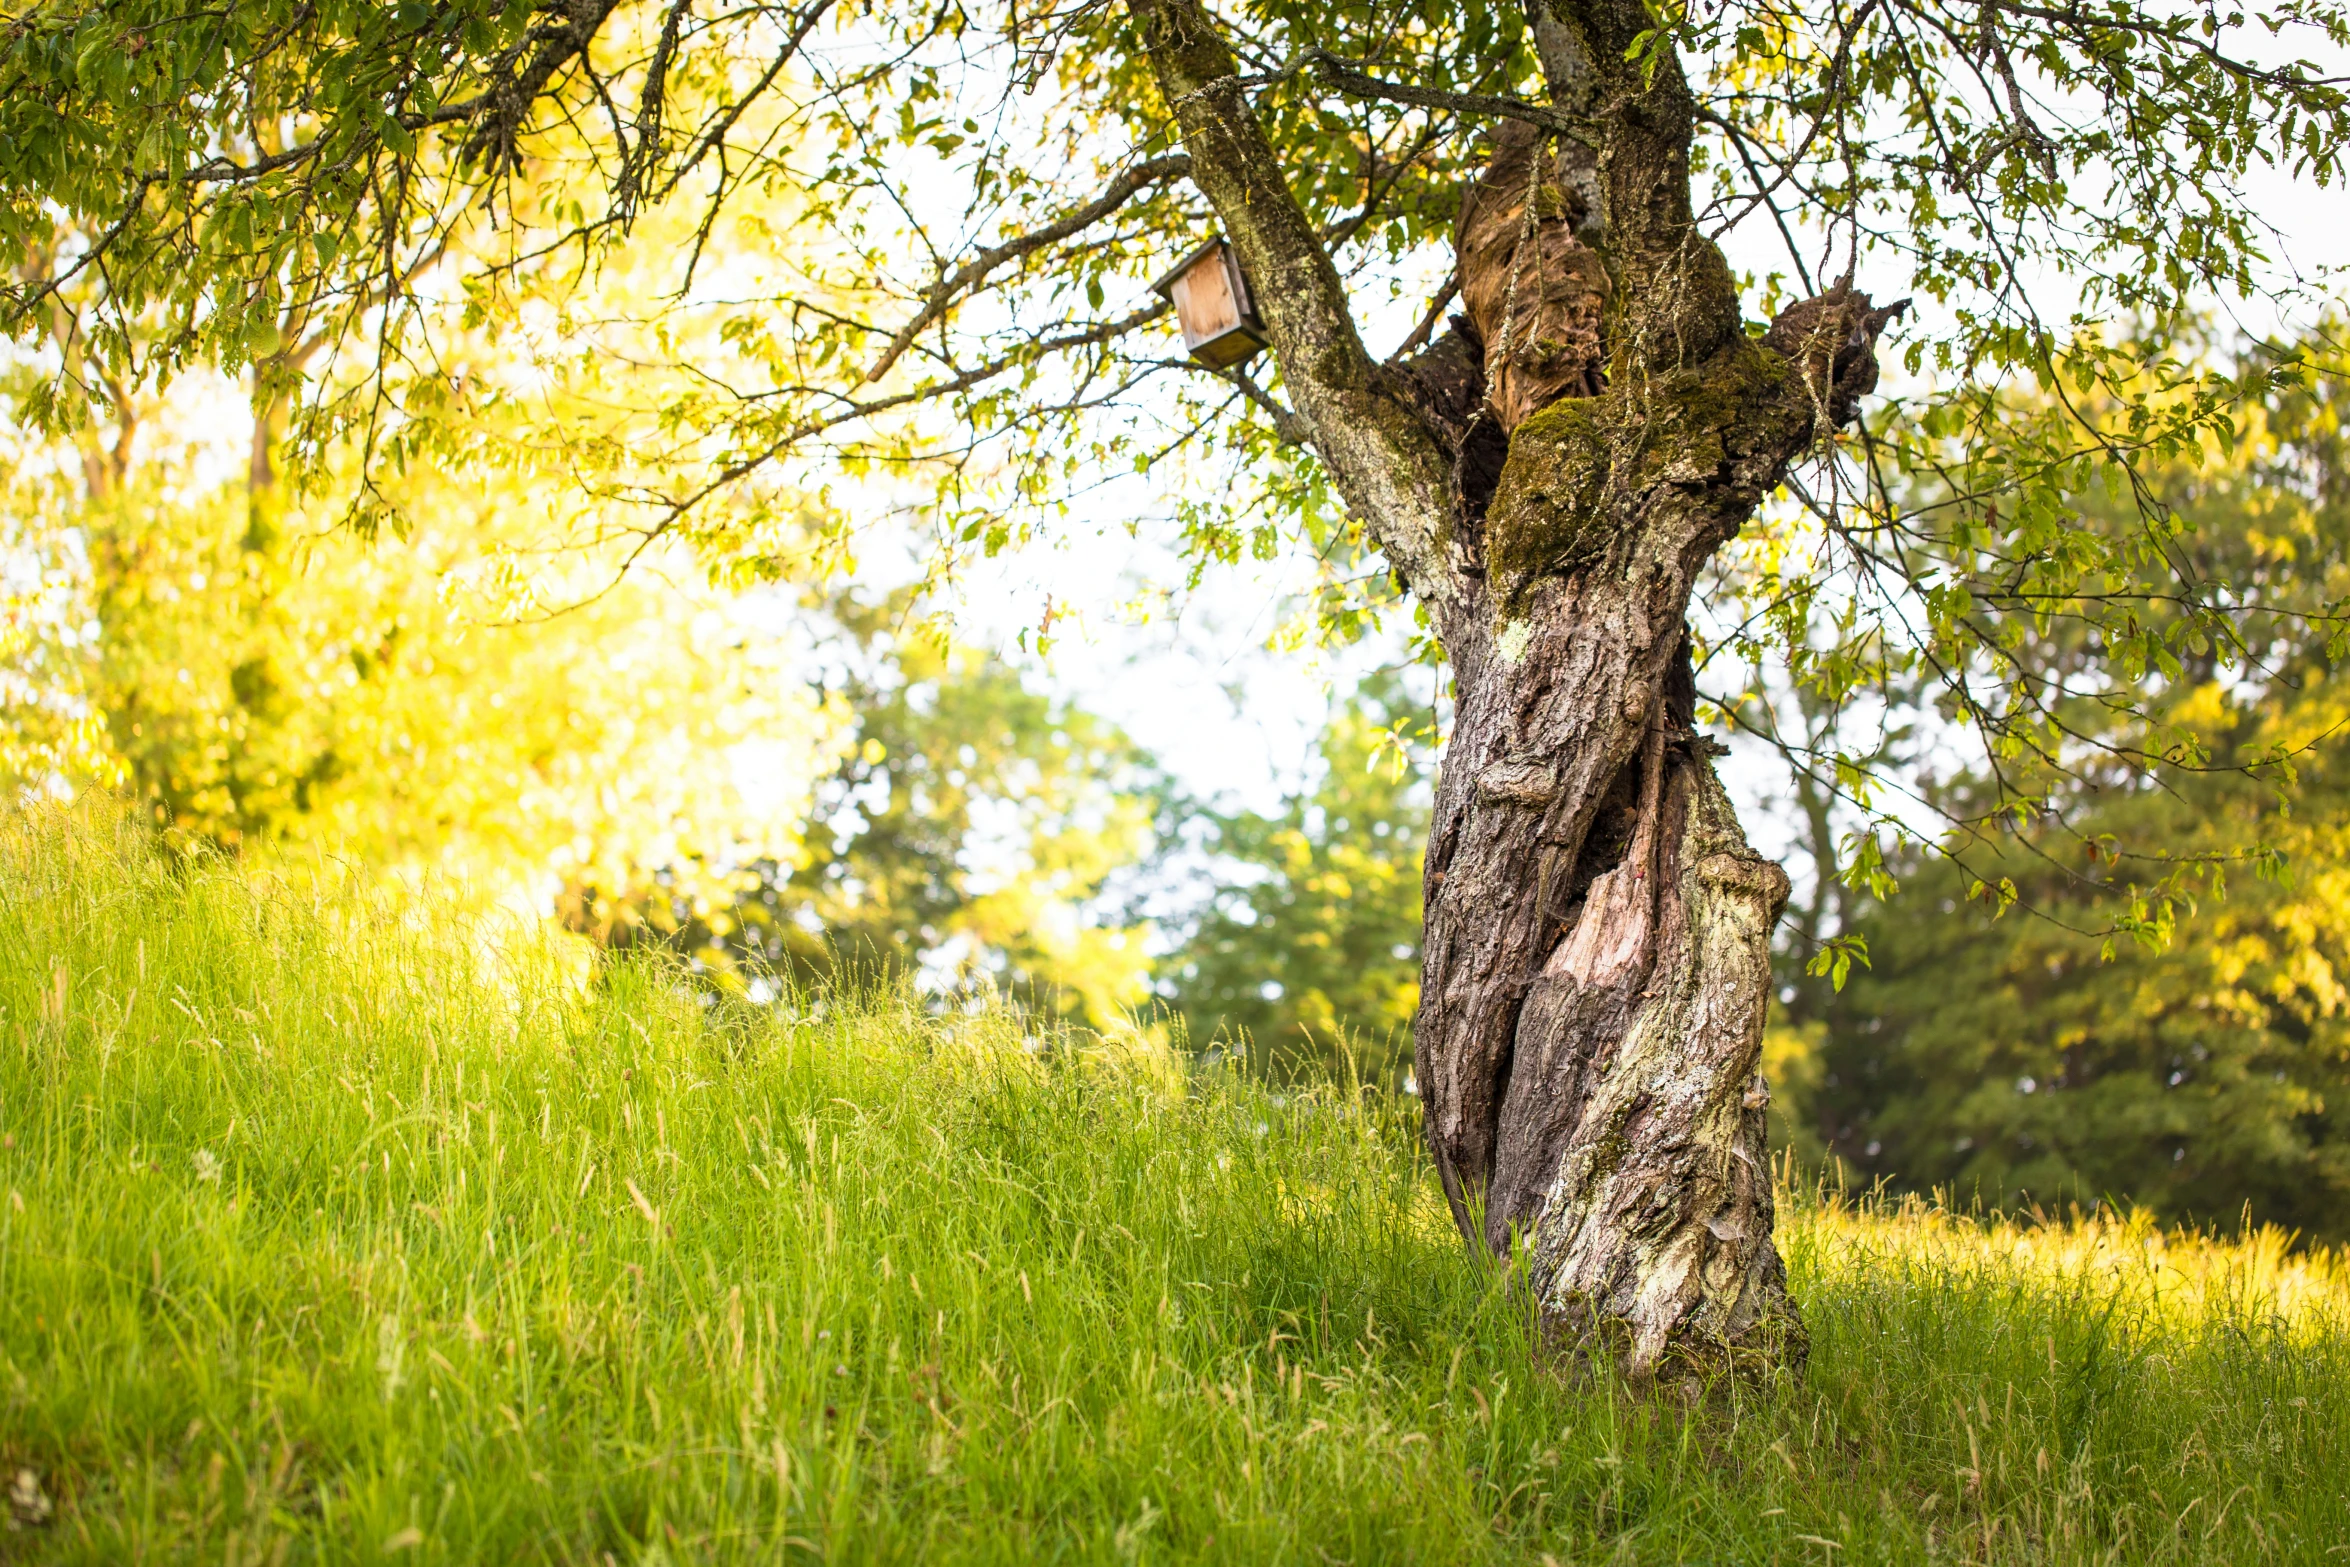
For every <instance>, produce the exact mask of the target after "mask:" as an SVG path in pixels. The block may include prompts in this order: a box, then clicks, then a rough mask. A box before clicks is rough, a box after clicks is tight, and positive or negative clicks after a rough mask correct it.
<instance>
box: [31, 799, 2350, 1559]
mask: <svg viewBox="0 0 2350 1567" xmlns="http://www.w3.org/2000/svg"><path fill="white" fill-rule="evenodd" d="M1413 1114H1414V1108H1413V1106H1412V1104H1411V1102H1410V1101H1408V1100H1400V1101H1399V1100H1396V1099H1393V1098H1389V1097H1382V1096H1379V1095H1376V1094H1370V1093H1366V1092H1363V1091H1360V1090H1356V1089H1350V1088H1349V1087H1348V1086H1347V1085H1346V1084H1344V1083H1337V1082H1333V1083H1328V1084H1324V1085H1322V1086H1320V1087H1316V1088H1311V1089H1308V1090H1306V1091H1283V1092H1276V1091H1274V1090H1272V1089H1270V1088H1268V1087H1266V1086H1264V1085H1262V1084H1259V1083H1256V1082H1253V1081H1251V1080H1249V1079H1247V1078H1246V1077H1243V1076H1240V1075H1237V1074H1234V1073H1231V1072H1229V1071H1203V1070H1201V1069H1198V1068H1196V1067H1194V1066H1192V1065H1190V1064H1189V1063H1186V1062H1184V1061H1181V1060H1179V1059H1176V1058H1175V1057H1173V1056H1171V1055H1170V1054H1168V1053H1167V1051H1166V1050H1165V1049H1164V1048H1163V1047H1162V1046H1160V1045H1157V1044H1154V1043H1153V1042H1152V1041H1151V1040H1149V1039H1147V1038H1145V1037H1144V1036H1142V1035H1140V1034H1136V1035H1134V1036H1132V1037H1128V1038H1118V1037H1102V1036H1096V1035H1090V1034H1081V1033H1073V1032H1069V1031H1066V1030H1055V1029H1047V1028H1043V1027H1041V1026H1038V1025H1035V1024H1032V1023H1028V1022H1025V1021H1024V1020H1023V1019H1022V1018H1021V1017H1020V1016H1019V1015H1018V1014H1016V1013H1014V1012H1011V1011H1009V1010H997V1011H988V1012H981V1013H974V1014H957V1015H951V1016H939V1015H935V1014H933V1013H931V1012H928V1011H925V1010H923V1009H922V1008H920V1007H918V1006H916V1005H914V1004H912V1003H911V1002H910V1000H909V999H908V998H907V997H905V996H904V995H903V994H901V993H894V992H891V991H888V990H886V989H880V990H875V991H873V992H871V993H869V994H865V995H862V996H851V995H833V996H828V997H786V998H785V999H784V1000H783V1001H781V1002H779V1003H777V1004H775V1005H773V1006H770V1007H766V1008H762V1009H756V1010H754V1009H751V1008H748V1007H742V1006H737V1005H734V1004H729V1003H724V1002H718V1001H712V1000H708V999H705V998H703V997H701V996H699V995H697V993H696V992H695V990H694V988H693V987H692V986H691V985H690V984H689V983H687V982H686V980H685V979H684V978H683V977H681V976H680V975H679V974H677V973H676V972H674V971H672V970H667V969H664V968H662V967H661V966H660V965H658V964H656V963H652V962H648V961H630V962H621V963H616V964H608V965H601V966H599V965H596V964H593V963H591V962H589V961H588V960H587V959H586V958H585V957H583V955H582V954H581V952H580V951H579V949H577V948H576V947H574V946H571V945H569V944H567V943H566V942H565V941H563V940H561V939H558V938H550V937H547V936H545V935H544V934H541V933H538V932H535V931H533V930H531V929H529V928H527V927H525V926H522V925H520V924H515V923H511V922H503V921H501V920H499V919H498V918H496V917H495V916H492V915H487V914H482V913H479V912H468V911H467V910H466V909H465V908H464V907H463V906H462V905H460V904H459V903H457V902H455V901H452V900H450V899H446V898H441V897H438V896H435V895H431V894H419V893H416V892H414V891H412V890H410V891H400V890H395V889H390V888H386V887H383V886H380V885H372V884H368V883H366V882H364V881H363V880H361V879H359V878H357V877H356V876H351V875H345V874H341V873H340V872H338V870H337V869H336V868H335V867H334V866H332V865H328V864H324V863H321V864H318V865H314V866H308V867H303V866H293V867H280V868H277V869H274V870H260V869H252V868H239V867H236V866H233V865H230V864H227V863H224V862H222V861H220V860H218V859H213V858H203V857H197V858H180V857H175V856H173V855H171V854H169V853H167V852H165V851H162V850H159V849H157V848H155V847H153V846H152V845H151V844H150V843H149V842H147V841H146V840H144V839H142V838H140V837H138V836H136V835H134V834H131V833H129V832H128V831H126V830H125V829H123V828H122V827H120V826H119V825H118V824H116V823H113V822H111V821H109V820H107V819H105V818H103V817H101V816H94V815H91V814H88V813H83V814H79V815H73V814H47V815H38V814H36V815H30V816H16V817H11V818H9V819H8V821H7V823H6V824H5V826H0V1481H4V1482H5V1487H6V1494H5V1496H4V1497H0V1511H4V1512H5V1518H6V1523H7V1528H6V1530H5V1531H0V1561H9V1562H15V1561H28V1562H31V1561H39V1562H90V1563H120V1562H134V1561H140V1562H166V1561H191V1562H192V1561H199V1560H201V1561H206V1562H212V1561H219V1562H226V1563H230V1564H248V1563H263V1562H307V1561H334V1562H342V1561H375V1560H395V1561H398V1562H401V1563H414V1564H425V1563H441V1562H472V1561H497V1562H579V1563H607V1562H609V1563H652V1562H665V1563H686V1562H705V1561H708V1562H733V1561H760V1562H775V1561H799V1560H824V1561H839V1562H860V1561H920V1562H966V1561H968V1562H1007V1563H1009V1562H1023V1563H1026V1562H1062V1561H1069V1562H1077V1561H1087V1562H1095V1561H1098V1562H1128V1561H1139V1562H1173V1561H1212V1562H1248V1563H1256V1562H1266V1563H1300V1564H1316V1563H1367V1562H1415V1563H1449V1562H1464V1563H1466V1562H1503V1561H1511V1562H1526V1563H1580V1562H1594V1561H1605V1562H1697V1563H1704V1562H1719V1563H1733V1562H1734V1563H1765V1562H1786V1563H1834V1564H1838V1567H1844V1564H1851V1563H1861V1562H1871V1563H1874V1562H1888V1563H1890V1562H1902V1563H1907V1562H1926V1561H1954V1562H1959V1561H1964V1562H2034V1563H2037V1562H2047V1563H2076V1562H2077V1563H2091V1562H2099V1563H2103V1562H2310V1563H2317V1562H2334V1561H2344V1560H2350V1262H2346V1261H2345V1259H2343V1258H2341V1257H2339V1256H2336V1255H2333V1254H2329V1253H2324V1252H2309V1251H2297V1250H2295V1249H2294V1248H2292V1247H2291V1246H2290V1245H2289V1243H2288V1238H2287V1237H2284V1236H2282V1235H2279V1234H2277V1233H2274V1232H2265V1231H2260V1232H2251V1233H2248V1234H2244V1235H2240V1236H2233V1237H2214V1236H2200V1235H2194V1234H2181V1233H2166V1232H2164V1231H2162V1230H2160V1229H2159V1228H2157V1227H2155V1226H2153V1225H2151V1224H2149V1223H2147V1222H2144V1221H2143V1220H2134V1219H2131V1218H2129V1217H2127V1216H2117V1215H2112V1214H2106V1215H2102V1216H2087V1217H2084V1216H2080V1215H2071V1216H2059V1217H2050V1218H2040V1217H2034V1216H2020V1217H1998V1216H1986V1215H1980V1214H1970V1213H1965V1212H1953V1211H1948V1210H1945V1209H1942V1208H1937V1207H1934V1206H1931V1205H1922V1204H1918V1203H1915V1202H1912V1203H1909V1204H1906V1205H1891V1204H1886V1203H1878V1202H1871V1201H1869V1200H1867V1199H1866V1198H1865V1197H1856V1196H1847V1195H1843V1194H1839V1193H1837V1192H1834V1191H1832V1190H1822V1189H1820V1188H1818V1187H1816V1186H1809V1185H1806V1184H1804V1183H1802V1182H1800V1181H1790V1182H1789V1183H1788V1185H1787V1188H1786V1190H1785V1191H1784V1192H1783V1197H1782V1207H1781V1214H1780V1233H1781V1244H1782V1246H1783V1248H1784V1249H1785V1251H1786V1254H1787V1259H1788V1263H1789V1268H1790V1272H1791V1275H1792V1278H1793V1281H1794V1285H1795V1289H1796V1292H1797V1295H1798V1297H1799V1299H1800V1300H1801V1302H1802V1304H1803V1309H1804V1311H1805V1314H1806V1319H1807V1322H1808V1324H1809V1328H1810V1332H1811V1336H1812V1347H1811V1355H1810V1361H1809V1365H1808V1367H1807V1369H1806V1370H1805V1371H1804V1372H1803V1374H1802V1375H1801V1376H1800V1377H1789V1378H1784V1379H1781V1380H1779V1381H1776V1382H1773V1383H1770V1384H1767V1385H1724V1386H1721V1387H1717V1388H1714V1389H1712V1390H1710V1391H1709V1392H1707V1393H1706V1394H1705V1395H1704V1396H1702V1397H1699V1398H1695V1399H1691V1398H1686V1397H1680V1396H1659V1395H1646V1394H1640V1393H1635V1392H1632V1391H1629V1390H1626V1389H1625V1388H1623V1387H1621V1386H1620V1385H1619V1384H1618V1383H1616V1382H1615V1381H1613V1380H1612V1379H1610V1378H1609V1377H1607V1376H1605V1375H1596V1376H1595V1375H1590V1374H1586V1373H1584V1372H1581V1371H1578V1370H1577V1369H1576V1368H1575V1367H1573V1366H1570V1365H1566V1364H1563V1363H1561V1362H1560V1361H1558V1360H1557V1359H1556V1358H1555V1357H1552V1356H1550V1355H1548V1354H1547V1353H1546V1352H1545V1351H1544V1349H1543V1347H1542V1346H1541V1344H1540V1343H1539V1341H1538V1339H1537V1338H1536V1336H1535V1335H1534V1334H1533V1331H1532V1329H1531V1328H1530V1326H1529V1324H1528V1322H1527V1321H1526V1319H1525V1316H1524V1314H1523V1312H1522V1310H1521V1308H1520V1305H1519V1300H1518V1297H1517V1295H1516V1294H1515V1293H1514V1291H1513V1290H1512V1288H1511V1275H1510V1272H1509V1270H1508V1269H1507V1268H1496V1267H1487V1266H1483V1265H1480V1264H1479V1263H1477V1262H1476V1261H1474V1260H1473V1259H1471V1258H1470V1257H1469V1256H1467V1255H1466V1254H1465V1253H1464V1251H1463V1249H1462V1247H1461V1246H1460V1245H1459V1243H1458V1241H1457V1240H1456V1238H1455V1237H1454V1235H1453V1233H1452V1231H1451V1228H1450V1226H1449V1224H1448V1222H1447V1221H1446V1220H1445V1218H1444V1216H1443V1212H1442V1207H1441V1203H1440V1202H1439V1201H1438V1199H1437V1198H1436V1196H1435V1193H1434V1188H1433V1184H1432V1181H1431V1179H1430V1177H1429V1175H1428V1172H1427V1169H1426V1166H1425V1163H1424V1160H1423V1159H1422V1157H1421V1156H1420V1154H1419V1152H1418V1148H1417V1142H1416V1138H1415V1136H1414V1133H1413Z"/></svg>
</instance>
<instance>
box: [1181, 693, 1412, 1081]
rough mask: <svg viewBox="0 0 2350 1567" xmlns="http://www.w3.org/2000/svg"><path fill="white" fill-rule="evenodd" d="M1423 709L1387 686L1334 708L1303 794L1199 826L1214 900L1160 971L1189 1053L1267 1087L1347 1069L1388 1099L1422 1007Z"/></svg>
mask: <svg viewBox="0 0 2350 1567" xmlns="http://www.w3.org/2000/svg"><path fill="white" fill-rule="evenodd" d="M1427 740H1428V734H1427V718H1426V716H1425V707H1424V705H1423V704H1420V703H1417V702H1414V701H1413V700H1412V699H1411V696H1410V694H1409V693H1408V692H1407V691H1406V689H1405V687H1404V682H1403V681H1402V680H1401V679H1399V678H1397V676H1396V675H1395V674H1394V673H1392V672H1383V673H1382V674H1379V675H1375V676H1374V677H1373V678H1372V679H1370V680H1369V681H1366V682H1365V684H1364V685H1363V686H1362V687H1361V688H1360V689H1359V690H1357V691H1356V692H1355V693H1354V694H1353V695H1351V696H1350V697H1349V698H1348V699H1347V700H1346V701H1344V702H1343V703H1341V704H1339V705H1338V706H1337V707H1336V708H1335V710H1334V711H1333V712H1332V714H1331V718H1330V722H1329V724H1328V726H1327V727H1326V728H1325V729H1324V730H1323V732H1322V738H1321V743H1320V746H1319V748H1318V749H1319V756H1318V765H1319V768H1320V775H1319V777H1318V778H1316V779H1315V781H1314V783H1313V785H1312V787H1310V788H1308V789H1304V790H1301V791H1299V792H1298V793H1296V794H1293V795H1291V796H1290V797H1289V798H1288V800H1287V801H1285V802H1284V804H1283V807H1282V810H1281V812H1280V813H1279V814H1278V815H1273V816H1267V815H1263V814H1260V813H1258V812H1255V811H1234V812H1228V813H1227V812H1207V813H1200V814H1199V815H1198V816H1195V818H1194V819H1195V820H1204V821H1205V823H1206V825H1207V827H1208V829H1209V836H1208V838H1207V840H1206V841H1205V842H1204V843H1202V844H1200V845H1199V847H1201V848H1202V849H1204V850H1205V851H1206V852H1208V853H1209V854H1211V855H1212V856H1213V857H1214V861H1215V864H1216V867H1217V869H1216V873H1215V889H1214V891H1213V892H1212V893H1211V894H1210V895H1209V898H1208V900H1207V903H1206V906H1205V907H1204V908H1203V909H1202V911H1201V912H1200V914H1199V916H1198V918H1197V920H1196V922H1195V923H1194V924H1193V925H1192V926H1191V928H1190V930H1189V931H1188V932H1187V934H1186V936H1185V938H1184V940H1183V943H1182V945H1181V946H1180V947H1178V948H1177V949H1176V950H1175V951H1174V952H1172V953H1170V954H1169V955H1168V956H1167V957H1166V958H1165V959H1164V960H1163V962H1162V964H1161V969H1162V972H1163V974H1164V975H1165V978H1164V979H1163V980H1162V981H1161V987H1160V988H1161V994H1162V995H1164V996H1165V997H1166V998H1167V1000H1168V1002H1169V1003H1170V1004H1171V1005H1172V1006H1173V1007H1174V1008H1175V1009H1176V1011H1178V1012H1180V1013H1181V1014H1182V1016H1183V1018H1184V1022H1185V1025H1186V1028H1187V1030H1188V1032H1189V1035H1190V1038H1191V1042H1192V1044H1193V1046H1194V1047H1195V1048H1205V1049H1209V1050H1219V1049H1220V1050H1226V1051H1231V1052H1233V1053H1235V1054H1238V1055H1241V1056H1243V1057H1245V1058H1246V1059H1247V1060H1249V1061H1250V1062H1251V1063H1252V1064H1253V1065H1255V1066H1257V1067H1258V1068H1259V1069H1260V1070H1266V1071H1270V1072H1272V1073H1275V1074H1276V1075H1278V1074H1282V1073H1286V1072H1291V1071H1295V1070H1297V1069H1298V1068H1299V1067H1300V1066H1302V1065H1306V1064H1308V1063H1311V1064H1313V1065H1314V1066H1315V1067H1318V1068H1321V1069H1324V1070H1327V1069H1329V1068H1332V1067H1336V1066H1339V1065H1341V1064H1342V1058H1344V1059H1345V1060H1351V1062H1352V1064H1353V1067H1354V1069H1355V1070H1356V1071H1357V1072H1359V1073H1360V1074H1361V1075H1362V1077H1363V1078H1364V1079H1365V1080H1366V1081H1368V1082H1374V1083H1384V1084H1385V1085H1386V1086H1388V1087H1390V1088H1395V1087H1400V1086H1401V1084H1402V1080H1403V1078H1404V1076H1405V1074H1406V1072H1407V1071H1408V1069H1409V1063H1410V1059H1411V1036H1410V1029H1411V1023H1412V1014H1413V1013H1414V1012H1415V1011H1416V1010H1417V1009H1418V1006H1419V999H1420V996H1419V966H1420V965H1419V956H1420V952H1419V946H1420V856H1421V850H1422V846H1423V844H1424V843H1425V842H1426V840H1427V832H1428V789H1427V777H1426V774H1427V771H1428V766H1427V764H1428V762H1429V760H1430V758H1429V757H1428V754H1427V752H1428V749H1429V748H1428V745H1427Z"/></svg>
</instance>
